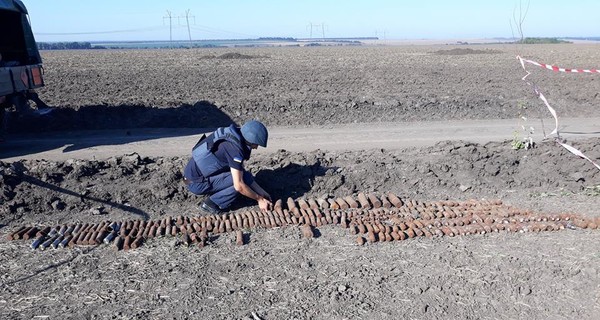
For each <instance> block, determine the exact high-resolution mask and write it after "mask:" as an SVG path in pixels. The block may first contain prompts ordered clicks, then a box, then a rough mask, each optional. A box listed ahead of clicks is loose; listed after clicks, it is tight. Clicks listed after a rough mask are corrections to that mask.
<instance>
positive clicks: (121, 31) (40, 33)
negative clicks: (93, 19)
mask: <svg viewBox="0 0 600 320" xmlns="http://www.w3.org/2000/svg"><path fill="white" fill-rule="evenodd" d="M164 28H165V27H164V26H155V27H147V28H140V29H123V30H109V31H82V32H36V33H35V35H40V36H69V35H85V34H111V33H129V32H146V31H155V30H160V29H164Z"/></svg>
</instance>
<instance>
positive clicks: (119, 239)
mask: <svg viewBox="0 0 600 320" xmlns="http://www.w3.org/2000/svg"><path fill="white" fill-rule="evenodd" d="M124 242H125V239H124V238H122V237H121V236H118V237H117V239H116V240H115V242H114V244H113V246H114V248H115V250H117V251H119V250H121V249H123V243H124Z"/></svg>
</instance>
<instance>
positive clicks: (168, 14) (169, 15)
mask: <svg viewBox="0 0 600 320" xmlns="http://www.w3.org/2000/svg"><path fill="white" fill-rule="evenodd" d="M165 19H169V44H170V46H171V48H172V47H173V16H171V11H169V10H167V15H166V16H164V17H163V23H164V22H165Z"/></svg>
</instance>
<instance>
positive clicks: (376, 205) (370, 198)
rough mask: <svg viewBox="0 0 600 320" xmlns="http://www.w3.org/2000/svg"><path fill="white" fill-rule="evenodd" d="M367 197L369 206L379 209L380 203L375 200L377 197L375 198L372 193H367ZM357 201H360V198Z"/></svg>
mask: <svg viewBox="0 0 600 320" xmlns="http://www.w3.org/2000/svg"><path fill="white" fill-rule="evenodd" d="M368 197H369V201H370V202H371V205H372V206H373V208H381V201H380V200H379V199H377V196H375V195H374V194H372V193H369V195H368ZM359 200H360V198H359Z"/></svg>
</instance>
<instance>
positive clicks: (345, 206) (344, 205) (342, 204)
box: [335, 197, 350, 210]
mask: <svg viewBox="0 0 600 320" xmlns="http://www.w3.org/2000/svg"><path fill="white" fill-rule="evenodd" d="M335 203H337V204H338V206H339V207H340V208H341V209H342V210H346V209H348V208H350V206H349V205H348V203H347V202H346V201H344V199H342V198H339V197H338V198H336V199H335Z"/></svg>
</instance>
